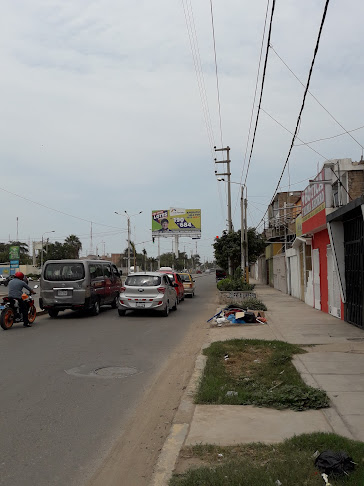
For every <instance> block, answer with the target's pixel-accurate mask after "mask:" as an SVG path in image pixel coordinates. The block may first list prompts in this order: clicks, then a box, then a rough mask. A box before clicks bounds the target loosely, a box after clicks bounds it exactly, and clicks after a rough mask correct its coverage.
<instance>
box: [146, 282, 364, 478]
mask: <svg viewBox="0 0 364 486" xmlns="http://www.w3.org/2000/svg"><path fill="white" fill-rule="evenodd" d="M256 291H257V294H258V298H259V299H261V300H262V301H263V302H264V303H265V304H266V306H267V308H268V312H266V317H267V319H268V324H266V325H261V324H257V325H248V326H246V325H241V326H231V325H230V326H226V327H216V326H213V327H211V328H210V329H209V332H208V336H207V341H206V346H208V345H209V344H211V343H212V342H214V341H224V340H228V339H235V338H238V339H267V340H272V339H277V340H281V341H287V342H289V343H292V344H299V345H302V346H303V347H305V345H306V347H305V349H306V351H307V354H303V355H297V356H296V357H295V358H294V361H293V362H294V364H295V366H296V368H297V370H298V371H299V372H300V373H301V375H302V377H303V379H304V380H305V382H306V383H307V384H309V385H311V386H313V387H316V388H321V389H323V390H325V391H326V392H327V394H328V396H329V398H330V401H331V407H330V408H328V409H323V410H312V411H305V412H294V411H291V410H279V411H278V410H272V409H266V408H260V407H251V406H231V405H219V406H214V405H194V403H193V396H194V392H195V390H196V389H197V386H198V383H199V379H200V377H201V375H202V372H203V367H204V362H205V357H204V356H203V355H201V356H200V357H199V358H198V360H197V362H196V369H195V373H194V375H193V377H192V379H191V382H190V386H189V387H188V388H187V390H186V392H185V396H184V398H183V400H182V402H181V406H180V408H179V410H178V411H177V414H176V416H175V419H174V424H173V428H172V430H171V435H170V437H169V439H168V440H167V441H166V443H165V446H164V448H163V450H162V456H161V457H163V458H164V460H163V461H159V462H158V464H157V466H156V468H155V476H154V481H153V482H152V484H153V486H162V485H163V486H166V485H167V484H168V480H169V478H170V476H171V474H172V471H173V469H174V467H175V463H176V461H177V458H178V454H179V450H180V448H181V447H182V446H183V445H193V444H199V443H210V444H211V443H213V444H219V445H233V444H237V443H248V442H265V443H274V442H280V441H282V440H283V439H285V438H289V437H292V436H293V435H296V434H301V433H304V432H313V431H323V432H335V433H337V434H339V435H343V436H345V437H348V438H351V439H356V440H361V441H364V332H363V331H362V330H361V329H358V328H356V327H354V326H352V325H350V324H348V323H346V322H344V321H342V320H340V319H337V318H335V317H332V316H330V315H328V314H325V313H323V312H321V311H318V310H316V309H313V308H312V307H309V306H308V305H306V304H305V303H303V302H301V301H300V300H298V299H295V298H293V297H291V296H289V295H286V294H283V293H281V292H279V291H278V290H275V289H272V288H270V287H267V286H265V285H260V284H257V285H256ZM201 325H204V324H203V323H201ZM176 428H177V430H178V431H179V436H178V440H176V437H175V436H174V435H173V434H174V430H176ZM183 430H184V431H185V434H184V435H183V437H181V431H183ZM166 457H168V458H169V462H168V461H166Z"/></svg>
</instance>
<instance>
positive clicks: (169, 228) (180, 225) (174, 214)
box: [152, 208, 201, 237]
mask: <svg viewBox="0 0 364 486" xmlns="http://www.w3.org/2000/svg"><path fill="white" fill-rule="evenodd" d="M152 235H153V236H190V237H198V236H199V235H201V209H183V208H170V209H159V210H154V211H152Z"/></svg>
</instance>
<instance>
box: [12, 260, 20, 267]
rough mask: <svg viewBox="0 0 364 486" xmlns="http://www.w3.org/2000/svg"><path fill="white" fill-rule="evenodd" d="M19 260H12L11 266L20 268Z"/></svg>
mask: <svg viewBox="0 0 364 486" xmlns="http://www.w3.org/2000/svg"><path fill="white" fill-rule="evenodd" d="M18 267H19V260H10V268H18Z"/></svg>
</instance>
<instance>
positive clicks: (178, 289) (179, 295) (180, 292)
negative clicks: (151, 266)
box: [159, 267, 185, 304]
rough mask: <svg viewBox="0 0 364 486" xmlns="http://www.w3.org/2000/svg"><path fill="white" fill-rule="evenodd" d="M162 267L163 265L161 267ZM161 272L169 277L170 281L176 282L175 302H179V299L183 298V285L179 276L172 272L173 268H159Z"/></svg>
mask: <svg viewBox="0 0 364 486" xmlns="http://www.w3.org/2000/svg"><path fill="white" fill-rule="evenodd" d="M161 268H163V267H161ZM159 271H160V272H161V273H165V274H166V275H168V277H169V278H170V279H171V282H172V283H174V284H177V287H175V290H176V293H177V304H179V303H180V302H181V300H185V289H184V287H183V282H182V280H181V277H180V276H179V275H178V273H176V272H174V271H173V270H161V269H160V270H159Z"/></svg>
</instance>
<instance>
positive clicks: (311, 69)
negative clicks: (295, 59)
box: [257, 0, 345, 227]
mask: <svg viewBox="0 0 364 486" xmlns="http://www.w3.org/2000/svg"><path fill="white" fill-rule="evenodd" d="M329 3H330V0H326V3H325V8H324V13H323V15H322V20H321V25H320V29H319V33H318V36H317V41H316V46H315V50H314V53H313V58H312V62H311V67H310V71H309V73H308V78H307V83H306V87H305V91H304V94H303V99H302V105H301V108H300V111H299V114H298V118H297V123H296V128H295V131H294V134H293V137H292V141H291V146H290V148H289V151H288V155H287V158H286V161H285V163H284V165H283V169H282V172H281V175H280V177H279V181H278V184H277V187H276V189H275V191H274V193H273V196H272V199H271V201H273V199H274V197H275V195H276V194H277V190H278V188H279V185H280V183H281V180H282V177H283V174H284V171H285V169H286V167H287V164H288V161H289V158H290V155H291V152H292V148H293V145H294V141H295V139H296V136H297V132H298V128H299V126H300V122H301V116H302V113H303V109H304V107H305V102H306V97H307V92H308V88H309V86H310V81H311V76H312V71H313V66H314V64H315V60H316V56H317V52H318V48H319V45H320V39H321V34H322V29H323V26H324V23H325V19H326V13H327V8H328V6H329ZM343 128H344V127H343ZM344 130H345V129H344ZM311 148H312V147H311ZM267 212H268V208H267V210H266V212H265V213H264V215H263V217H262V219H261V221H260V222H259V224H258V226H259V225H260V224H261V223H262V221H263V220H264V218H265V215H266V214H267ZM258 226H257V227H258Z"/></svg>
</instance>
